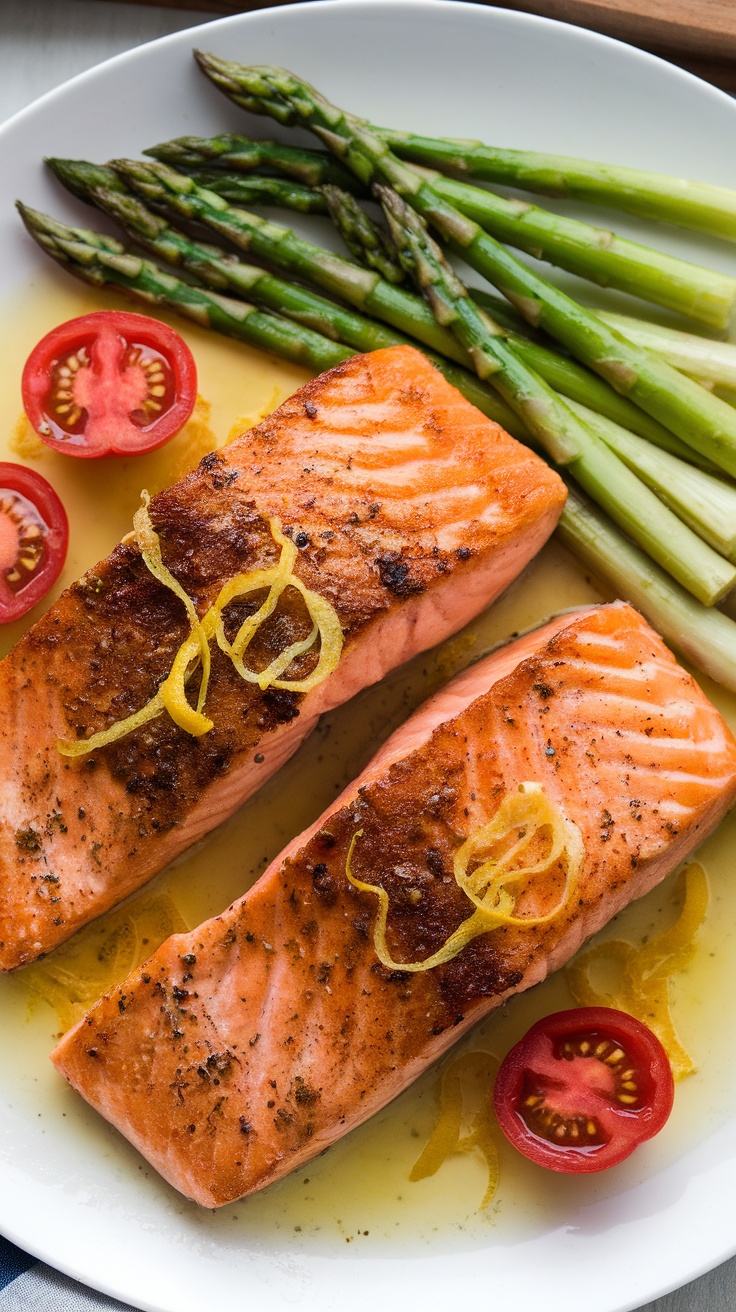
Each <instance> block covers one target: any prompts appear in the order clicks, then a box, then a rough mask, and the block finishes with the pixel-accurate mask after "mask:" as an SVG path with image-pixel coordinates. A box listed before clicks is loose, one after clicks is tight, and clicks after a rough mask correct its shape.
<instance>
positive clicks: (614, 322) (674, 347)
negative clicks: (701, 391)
mask: <svg viewBox="0 0 736 1312" xmlns="http://www.w3.org/2000/svg"><path fill="white" fill-rule="evenodd" d="M597 314H598V317H599V318H600V319H603V321H604V323H608V324H610V325H611V327H612V328H616V329H618V331H619V332H620V333H623V335H624V337H628V338H629V339H630V340H631V341H632V342H636V344H637V346H644V347H646V348H647V350H649V351H656V352H657V354H658V355H661V356H662V359H663V360H666V361H667V363H668V364H671V365H673V366H674V367H675V369H682V371H683V372H684V373H686V374H691V375H692V376H693V378H699V379H701V380H703V381H704V382H707V383H714V384H716V385H721V386H723V387H731V388H736V346H732V345H731V343H730V342H714V341H712V340H711V339H710V338H708V337H697V336H695V334H694V333H683V332H680V330H679V329H678V328H665V327H663V325H661V324H657V323H648V322H644V321H641V320H639V319H633V318H631V316H630V315H627V314H613V313H611V312H609V311H608V310H605V311H604V310H598V311H597Z"/></svg>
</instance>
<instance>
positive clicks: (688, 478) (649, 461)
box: [570, 401, 736, 562]
mask: <svg viewBox="0 0 736 1312" xmlns="http://www.w3.org/2000/svg"><path fill="white" fill-rule="evenodd" d="M570 407H571V409H572V410H573V411H574V412H575V414H576V415H578V416H579V418H581V419H582V420H583V422H584V423H585V424H587V426H588V428H591V429H592V430H593V432H594V433H595V434H596V435H597V436H598V437H600V438H601V439H602V440H603V441H604V442H605V443H606V446H610V448H611V450H612V451H615V453H616V455H617V456H619V457H620V459H621V460H623V461H624V463H625V464H627V465H628V466H629V468H630V469H633V471H634V473H635V474H637V475H638V476H639V478H640V479H641V480H642V482H644V483H646V484H647V487H650V488H651V489H652V491H654V492H656V494H657V496H658V497H659V498H660V500H661V501H664V502H665V504H666V505H668V506H670V508H671V509H672V510H674V512H675V514H676V515H677V517H678V519H681V520H682V521H683V523H685V524H689V526H690V528H691V529H693V531H694V532H695V533H697V535H698V537H700V538H702V539H703V541H704V542H708V543H710V545H711V546H712V547H713V549H714V551H717V552H719V553H720V554H721V555H722V556H725V557H726V559H727V560H730V561H732V562H736V487H734V486H733V485H732V484H730V483H724V482H723V480H722V479H720V478H713V477H712V476H711V475H710V474H705V473H703V471H702V470H700V469H693V466H692V465H690V464H687V463H686V462H685V461H684V460H679V459H678V458H677V456H673V455H670V453H669V452H668V451H660V450H658V449H657V447H653V446H652V444H651V442H645V441H644V439H643V438H641V437H636V436H635V434H634V433H629V432H627V431H626V429H625V428H621V427H619V425H618V424H613V423H611V421H610V419H604V418H603V416H602V415H599V414H596V413H595V411H594V410H589V409H588V407H587V406H585V405H578V404H577V403H576V402H575V401H571V402H570Z"/></svg>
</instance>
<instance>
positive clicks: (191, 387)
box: [21, 310, 197, 460]
mask: <svg viewBox="0 0 736 1312" xmlns="http://www.w3.org/2000/svg"><path fill="white" fill-rule="evenodd" d="M110 329H113V330H114V331H116V332H117V333H119V334H120V336H121V337H122V338H124V339H125V340H126V341H129V342H139V343H141V344H143V345H146V346H149V347H151V348H152V349H153V350H155V351H157V352H159V353H160V354H161V355H163V356H164V357H165V358H166V360H167V362H168V363H169V365H170V366H171V369H172V372H173V376H174V383H175V401H174V404H173V405H172V406H171V408H170V409H168V410H167V412H166V414H165V415H163V416H162V417H161V418H159V419H157V420H154V421H153V422H152V423H151V424H149V425H148V426H147V427H145V428H140V429H139V430H138V433H137V435H134V436H131V434H130V432H127V433H126V434H125V438H124V440H121V438H120V434H119V433H118V434H116V432H115V431H114V428H115V425H114V424H112V425H111V426H110V430H109V431H108V432H105V433H102V434H100V435H99V436H98V434H97V433H95V436H94V440H93V441H89V440H86V437H85V436H84V435H83V437H82V438H81V439H79V440H78V439H74V440H70V439H63V438H57V437H55V436H54V434H53V433H52V432H50V431H49V429H48V423H47V421H46V418H45V403H46V399H47V396H48V392H49V382H50V373H51V369H52V367H53V364H54V362H55V361H56V360H58V358H59V357H60V356H63V355H64V354H68V353H70V352H72V351H73V350H74V349H75V346H77V345H79V344H80V342H84V341H85V339H90V338H93V337H94V336H95V335H97V334H99V333H101V332H103V331H109V330H110ZM21 393H22V397H23V408H24V410H25V412H26V415H27V416H28V419H29V420H30V423H31V424H32V426H33V428H34V430H35V432H36V433H37V434H38V436H39V437H40V438H41V440H42V441H43V442H45V444H46V445H47V446H49V447H51V448H52V450H54V451H59V452H60V453H61V454H62V455H67V456H74V457H76V458H77V459H79V460H98V459H100V458H101V457H104V456H113V455H119V456H131V455H143V454H145V453H146V452H148V451H154V450H156V449H157V447H160V446H163V444H164V443H165V442H168V441H169V440H170V438H172V437H174V436H175V435H176V434H177V433H178V432H180V431H181V429H182V428H183V427H184V424H185V423H186V422H187V420H188V419H189V417H190V415H191V413H192V411H193V409H194V405H195V402H196V400H197V367H196V364H195V362H194V357H193V355H192V353H191V351H190V350H189V347H188V346H187V344H186V342H185V341H184V340H183V338H182V337H180V336H179V334H178V333H177V332H175V331H174V329H173V328H170V327H169V326H168V324H165V323H162V322H161V321H160V320H159V319H153V318H150V317H149V316H148V315H144V314H131V313H126V312H125V311H120V310H99V311H97V312H95V313H93V314H84V315H80V316H79V317H78V318H76V319H68V320H67V321H66V322H65V323H62V324H59V325H58V326H57V327H56V328H52V330H51V332H49V333H47V334H46V336H45V337H42V338H41V340H40V342H38V343H37V344H36V346H35V347H34V348H33V350H32V351H31V354H30V355H29V357H28V359H27V361H26V363H25V366H24V369H23V377H22V380H21ZM130 427H132V425H130Z"/></svg>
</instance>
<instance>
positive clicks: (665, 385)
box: [197, 54, 736, 474]
mask: <svg viewBox="0 0 736 1312" xmlns="http://www.w3.org/2000/svg"><path fill="white" fill-rule="evenodd" d="M197 58H198V60H199V62H200V64H201V66H202V68H203V70H204V71H205V72H206V73H207V75H208V76H209V77H210V78H211V79H212V80H213V81H214V82H215V84H216V85H217V86H219V87H220V89H221V90H223V91H224V92H225V93H226V94H227V95H229V96H230V97H231V98H232V99H233V100H235V101H236V103H238V104H240V105H242V106H243V107H244V108H246V109H249V110H251V111H253V112H255V113H260V114H269V115H271V116H272V117H273V118H275V119H277V121H278V122H280V123H285V124H294V123H298V124H299V125H300V126H301V127H307V128H309V129H311V131H313V132H315V133H316V134H317V135H318V136H319V137H320V138H321V140H323V141H324V143H325V144H326V145H327V146H329V148H330V149H331V150H332V151H333V153H334V154H339V157H340V161H341V162H342V163H344V164H347V165H348V166H349V167H350V168H351V169H352V170H353V172H354V173H355V174H356V176H357V177H358V178H359V179H360V181H361V182H363V183H364V184H365V185H366V186H367V185H369V184H373V183H374V182H383V183H385V184H388V185H389V186H391V187H393V188H394V190H395V191H397V192H398V193H399V195H401V196H403V197H404V198H405V199H407V200H409V201H410V203H411V205H412V206H413V208H414V209H416V210H417V212H418V213H420V214H421V215H422V216H423V217H424V218H425V219H427V220H428V221H429V222H430V223H431V224H432V225H433V226H434V228H435V229H436V230H437V231H438V232H439V233H440V235H441V236H442V237H443V238H444V239H445V240H446V241H447V242H448V243H449V244H450V246H451V247H452V249H453V250H455V251H456V252H457V253H458V254H460V255H461V256H462V257H463V259H465V260H466V261H467V263H468V264H470V265H471V267H472V268H474V269H476V270H477V271H478V272H479V273H481V274H482V275H483V276H484V277H485V278H487V279H488V280H489V281H490V282H492V283H494V285H495V286H496V287H497V288H498V290H499V291H501V292H502V293H503V294H504V295H505V296H507V297H508V299H509V300H511V301H512V303H513V304H514V305H515V306H516V307H517V309H519V310H520V312H521V313H522V314H523V316H524V318H525V319H526V320H527V321H528V322H530V323H532V324H534V325H538V326H541V327H542V328H544V329H546V331H548V332H549V333H550V334H551V336H553V337H555V338H556V339H557V340H558V341H560V342H561V343H562V344H563V345H564V346H565V347H567V349H568V350H569V351H570V352H571V354H572V355H574V356H576V358H577V359H579V360H581V361H582V362H583V363H584V364H587V365H589V366H590V367H591V368H592V369H593V370H595V371H596V372H597V373H600V374H601V375H602V376H603V377H604V378H605V379H606V380H607V381H608V382H610V383H611V384H612V385H613V386H614V387H615V388H616V390H617V391H620V392H622V393H623V394H624V395H626V396H628V397H629V399H630V400H633V401H635V402H636V404H637V405H639V406H640V407H641V408H642V409H643V410H645V411H646V412H647V413H648V414H650V415H652V416H653V417H654V418H655V419H658V420H659V421H660V422H661V423H663V424H664V425H665V427H666V428H669V429H670V430H671V431H672V432H674V433H675V434H676V435H677V436H678V437H680V438H681V439H682V440H683V441H684V442H686V443H687V444H688V445H689V446H692V447H694V448H695V449H696V450H699V451H701V452H702V453H704V454H705V455H707V456H708V458H709V459H711V460H713V461H714V462H715V463H716V464H717V465H719V467H720V468H722V469H725V470H726V471H727V472H729V473H731V474H736V411H734V410H733V409H732V408H731V407H730V406H729V405H727V404H726V402H724V401H721V400H720V398H719V397H716V396H712V395H711V394H709V393H708V392H707V391H706V390H705V389H704V388H702V387H700V386H699V385H698V384H697V383H695V382H693V381H692V380H691V379H690V378H688V377H686V376H685V375H683V374H681V373H679V372H678V370H676V369H673V368H672V367H671V366H670V365H668V364H666V363H665V362H664V361H662V360H660V359H659V357H657V356H654V355H652V354H651V353H649V352H647V351H645V350H643V349H642V348H641V347H637V346H635V345H634V344H633V343H632V342H630V341H628V340H627V339H626V338H625V337H623V336H622V335H621V334H620V333H618V332H616V330H615V329H613V328H610V327H609V326H608V324H605V323H604V322H603V320H601V319H599V318H598V317H597V316H596V315H595V314H593V313H592V312H591V311H588V310H585V309H583V307H582V306H580V305H578V304H577V303H576V302H575V301H573V300H572V299H571V297H569V296H566V295H565V294H564V293H563V292H561V291H560V290H559V289H557V288H556V287H553V286H551V285H550V284H549V283H547V282H545V281H544V279H543V278H540V277H539V276H538V274H536V273H534V272H533V271H532V270H531V269H530V268H528V267H527V266H526V265H525V264H523V263H522V262H521V261H519V260H518V259H516V258H515V257H514V256H513V255H511V253H510V252H509V251H507V250H506V248H505V247H504V246H502V245H501V244H500V243H499V242H497V241H495V239H494V238H493V237H491V236H490V235H489V234H488V233H486V232H484V231H483V230H482V228H480V227H479V226H478V224H477V223H474V222H473V221H472V220H471V219H468V218H466V217H465V215H463V214H461V213H460V211H459V210H457V209H456V208H455V207H454V206H452V205H450V204H449V202H447V201H445V200H443V198H442V197H441V196H440V195H439V194H438V193H437V192H436V191H435V190H434V188H433V187H432V185H431V184H430V183H428V182H427V181H426V180H424V179H423V178H422V177H421V175H419V174H417V173H416V172H415V171H414V170H413V169H412V168H411V167H410V166H408V165H406V164H403V163H402V162H401V161H400V160H399V159H398V157H397V156H396V155H394V154H393V153H392V152H391V151H390V150H389V148H388V147H387V145H386V144H385V143H384V142H383V141H382V139H381V138H380V137H378V136H377V135H376V134H375V132H373V131H371V130H370V129H369V128H368V127H367V126H366V125H365V124H364V123H363V122H362V121H361V120H359V119H355V118H354V117H352V116H351V115H349V114H346V113H345V112H343V111H342V110H340V109H337V108H336V107H335V106H334V105H331V104H330V103H329V102H328V101H326V100H325V99H324V98H323V97H322V96H320V95H319V93H318V92H316V91H315V90H314V89H313V88H312V87H310V86H309V85H308V84H307V83H305V82H303V81H301V80H300V79H299V78H297V77H296V76H294V75H293V74H292V73H289V72H287V71H286V70H284V69H274V68H246V67H244V66H242V65H239V64H233V63H230V62H228V61H226V60H222V59H218V58H217V57H215V56H213V55H203V54H197Z"/></svg>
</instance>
